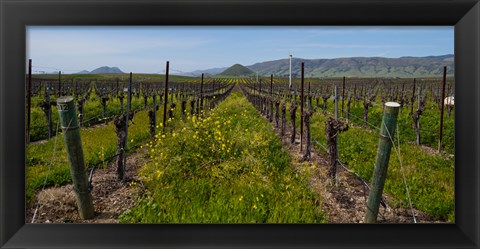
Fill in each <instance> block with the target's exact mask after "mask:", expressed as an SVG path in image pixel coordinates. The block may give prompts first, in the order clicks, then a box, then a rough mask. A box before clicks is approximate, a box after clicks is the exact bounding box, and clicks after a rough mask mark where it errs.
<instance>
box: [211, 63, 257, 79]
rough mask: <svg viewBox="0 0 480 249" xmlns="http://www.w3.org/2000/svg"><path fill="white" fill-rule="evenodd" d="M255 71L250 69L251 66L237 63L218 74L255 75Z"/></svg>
mask: <svg viewBox="0 0 480 249" xmlns="http://www.w3.org/2000/svg"><path fill="white" fill-rule="evenodd" d="M254 74H255V72H254V71H252V70H250V69H249V68H247V67H245V66H242V65H240V64H235V65H233V66H231V67H229V68H227V69H225V71H223V72H221V73H220V74H217V75H218V76H251V75H254Z"/></svg>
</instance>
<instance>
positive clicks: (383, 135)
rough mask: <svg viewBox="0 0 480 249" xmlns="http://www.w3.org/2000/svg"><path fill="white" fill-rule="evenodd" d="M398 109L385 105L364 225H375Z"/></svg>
mask: <svg viewBox="0 0 480 249" xmlns="http://www.w3.org/2000/svg"><path fill="white" fill-rule="evenodd" d="M399 109H400V104H398V103H396V102H387V103H385V111H384V113H383V119H382V128H381V129H380V140H379V142H378V151H377V161H376V164H375V169H374V171H373V179H372V186H371V188H370V192H369V194H368V203H367V211H366V214H365V223H375V222H376V221H377V215H378V207H379V205H380V199H381V197H382V192H383V186H384V184H385V178H386V176H387V169H388V161H389V159H390V151H391V150H392V140H393V135H394V134H395V127H396V126H397V116H398V111H399Z"/></svg>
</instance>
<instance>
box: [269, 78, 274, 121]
mask: <svg viewBox="0 0 480 249" xmlns="http://www.w3.org/2000/svg"><path fill="white" fill-rule="evenodd" d="M269 103H270V112H269V113H270V114H269V115H268V121H270V122H272V121H273V74H271V75H270V101H269Z"/></svg>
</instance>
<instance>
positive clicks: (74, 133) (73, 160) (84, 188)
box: [28, 61, 233, 219]
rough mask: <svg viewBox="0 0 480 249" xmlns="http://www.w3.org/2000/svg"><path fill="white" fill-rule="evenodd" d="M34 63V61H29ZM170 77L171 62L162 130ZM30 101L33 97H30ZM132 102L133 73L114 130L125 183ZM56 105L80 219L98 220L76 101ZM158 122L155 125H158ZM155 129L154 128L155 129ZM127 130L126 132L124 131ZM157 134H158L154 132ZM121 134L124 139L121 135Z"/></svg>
mask: <svg viewBox="0 0 480 249" xmlns="http://www.w3.org/2000/svg"><path fill="white" fill-rule="evenodd" d="M30 63H31V61H30ZM168 77H169V62H168V61H167V64H166V74H165V92H164V93H165V97H164V101H165V103H164V116H163V127H164V128H165V126H166V119H167V116H166V115H167V105H168ZM232 89H233V86H230V87H229V89H227V90H226V91H225V92H224V93H222V94H220V95H219V98H218V99H217V100H215V101H213V102H217V101H220V100H222V99H224V98H226V96H228V94H229V93H230V92H231V91H232ZM28 97H30V95H29V96H28ZM200 99H201V102H200V105H201V106H203V74H202V81H201V98H200ZM131 100H132V73H130V77H129V81H128V98H127V101H128V103H127V107H126V113H125V114H123V115H121V116H120V117H119V118H117V119H115V121H114V123H115V127H116V130H117V139H118V142H117V175H118V177H119V178H120V179H121V180H125V179H126V175H125V172H126V155H125V148H127V143H128V139H127V138H128V123H129V120H131V119H132V118H133V112H131ZM56 105H57V107H58V113H59V119H60V120H59V121H60V125H61V128H62V130H63V138H64V141H65V144H66V151H67V157H68V162H69V164H70V173H71V176H72V182H73V186H74V192H75V196H76V202H77V206H78V211H79V215H80V218H81V219H91V218H93V217H94V216H95V212H94V208H93V201H92V195H91V193H90V189H89V182H88V178H87V175H86V168H85V161H84V155H83V149H82V141H81V137H80V127H79V123H78V120H77V115H76V110H75V104H74V99H73V97H72V96H61V97H59V98H57V102H56ZM153 108H154V112H153V113H155V111H156V100H155V96H154V107H153ZM153 119H154V120H156V115H155V114H154V115H153ZM155 122H156V121H155ZM154 127H155V125H154ZM123 128H124V129H123ZM154 132H155V131H154ZM118 134H121V135H118Z"/></svg>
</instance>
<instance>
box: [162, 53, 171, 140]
mask: <svg viewBox="0 0 480 249" xmlns="http://www.w3.org/2000/svg"><path fill="white" fill-rule="evenodd" d="M169 66H170V62H169V61H167V68H166V70H165V91H164V93H165V98H164V100H165V102H164V103H163V132H165V125H166V124H167V105H168V69H169Z"/></svg>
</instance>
